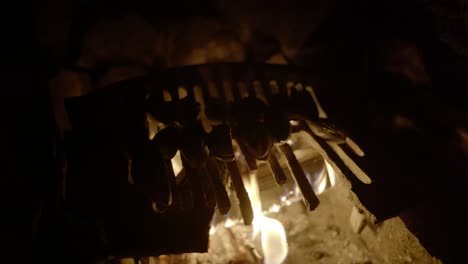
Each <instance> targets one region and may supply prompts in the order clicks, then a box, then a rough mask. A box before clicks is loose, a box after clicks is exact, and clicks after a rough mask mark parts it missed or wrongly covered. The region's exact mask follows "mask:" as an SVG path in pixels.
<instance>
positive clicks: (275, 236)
mask: <svg viewBox="0 0 468 264" xmlns="http://www.w3.org/2000/svg"><path fill="white" fill-rule="evenodd" d="M244 184H245V187H246V189H247V192H248V194H249V197H250V200H251V203H252V207H253V212H254V220H253V223H252V225H253V237H256V236H257V235H258V234H260V235H261V243H262V251H263V257H264V263H265V264H280V263H282V262H283V261H284V259H285V258H286V256H287V255H288V242H287V239H286V232H285V231H284V227H283V225H282V224H281V222H279V221H278V220H276V219H273V218H270V217H267V216H265V215H263V211H262V202H261V200H260V191H259V188H258V182H257V177H256V175H255V174H250V179H249V180H248V181H247V180H246V181H245V182H244ZM277 209H278V210H279V208H277Z"/></svg>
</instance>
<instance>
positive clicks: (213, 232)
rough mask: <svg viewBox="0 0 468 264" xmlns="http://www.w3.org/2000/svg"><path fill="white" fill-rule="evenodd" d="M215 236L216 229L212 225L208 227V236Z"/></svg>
mask: <svg viewBox="0 0 468 264" xmlns="http://www.w3.org/2000/svg"><path fill="white" fill-rule="evenodd" d="M214 234H216V228H215V226H214V225H213V224H212V225H211V227H210V236H212V235H214Z"/></svg>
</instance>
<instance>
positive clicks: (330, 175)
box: [324, 160, 336, 186]
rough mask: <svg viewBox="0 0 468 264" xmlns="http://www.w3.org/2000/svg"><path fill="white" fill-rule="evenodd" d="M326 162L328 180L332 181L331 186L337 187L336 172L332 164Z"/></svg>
mask: <svg viewBox="0 0 468 264" xmlns="http://www.w3.org/2000/svg"><path fill="white" fill-rule="evenodd" d="M324 161H325V167H326V168H327V172H328V179H329V180H330V185H331V186H335V184H336V173H335V170H334V169H333V167H332V165H330V163H328V161H327V160H324Z"/></svg>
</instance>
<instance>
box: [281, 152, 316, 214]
mask: <svg viewBox="0 0 468 264" xmlns="http://www.w3.org/2000/svg"><path fill="white" fill-rule="evenodd" d="M279 149H280V151H281V152H282V153H283V154H284V156H285V157H286V160H287V163H288V167H289V169H290V170H291V173H292V175H293V177H294V179H295V181H296V184H297V185H298V186H299V189H300V190H301V193H302V197H303V198H304V203H305V205H306V206H307V208H308V209H309V210H310V211H312V210H314V209H315V208H317V206H318V205H319V203H320V201H319V199H318V198H317V196H316V195H315V193H314V190H313V189H312V186H311V185H310V183H309V181H308V180H307V177H306V175H305V174H304V171H303V170H302V167H301V164H299V161H298V160H297V158H296V156H294V152H293V150H292V148H291V147H290V146H289V145H288V144H282V145H280V146H279Z"/></svg>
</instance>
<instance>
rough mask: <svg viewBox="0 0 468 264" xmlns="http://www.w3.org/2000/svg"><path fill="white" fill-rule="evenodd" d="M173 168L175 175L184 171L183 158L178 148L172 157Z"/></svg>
mask: <svg viewBox="0 0 468 264" xmlns="http://www.w3.org/2000/svg"><path fill="white" fill-rule="evenodd" d="M171 163H172V169H173V170H174V175H175V176H177V175H178V174H179V173H180V172H181V171H182V158H181V157H180V151H179V150H178V151H177V152H176V154H175V156H174V157H173V158H172V159H171Z"/></svg>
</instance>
